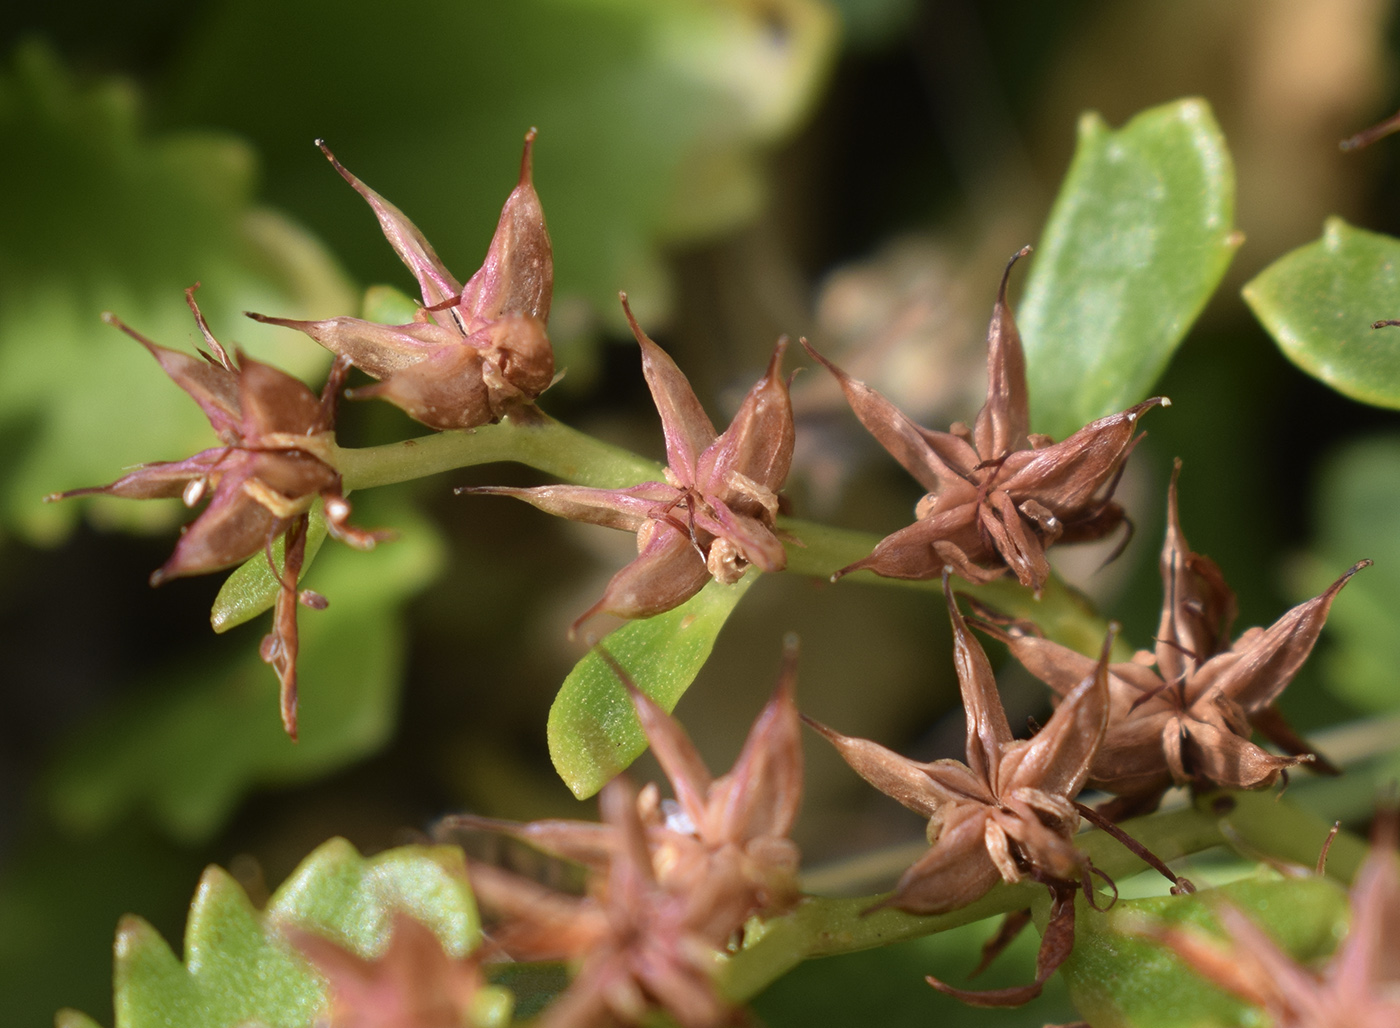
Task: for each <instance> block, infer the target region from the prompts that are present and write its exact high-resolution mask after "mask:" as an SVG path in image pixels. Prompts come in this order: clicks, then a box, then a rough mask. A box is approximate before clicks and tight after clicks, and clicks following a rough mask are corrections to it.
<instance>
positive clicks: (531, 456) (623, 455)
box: [334, 414, 661, 490]
mask: <svg viewBox="0 0 1400 1028" xmlns="http://www.w3.org/2000/svg"><path fill="white" fill-rule="evenodd" d="M334 459H335V465H336V467H337V468H338V469H339V471H340V474H341V477H342V478H343V479H344V481H345V488H346V489H347V490H350V489H371V488H373V487H375V486H380V485H394V484H395V483H398V482H408V481H411V480H413V479H415V478H425V477H427V476H428V475H436V474H440V473H441V472H444V471H452V470H454V469H456V468H465V467H470V466H472V465H474V464H491V463H494V462H496V461H517V462H519V463H521V464H528V465H529V466H530V467H532V468H538V469H539V470H541V471H544V472H546V473H548V474H551V475H555V476H557V477H558V478H562V479H564V480H565V481H568V482H575V483H578V484H580V485H591V486H596V487H597V488H600V489H619V488H622V487H623V486H629V485H636V484H637V483H638V482H655V481H659V480H660V479H661V466H660V465H658V464H656V463H654V462H652V461H649V460H647V459H646V458H644V457H638V456H637V455H636V454H635V453H632V452H630V451H628V450H624V449H622V447H620V446H613V445H611V444H610V443H605V442H602V441H601V440H598V439H594V438H593V437H592V436H590V435H585V434H584V433H583V432H580V431H578V430H577V429H573V428H570V427H569V426H568V425H565V424H563V423H562V422H559V421H555V420H554V419H553V418H551V417H549V416H547V415H544V414H540V415H539V416H538V417H537V418H533V419H531V420H529V421H502V422H501V423H500V424H497V425H483V426H482V427H481V428H473V429H466V430H461V431H452V432H438V433H435V434H434V435H428V436H421V437H419V438H417V439H406V440H404V441H403V442H401V443H388V444H386V445H384V446H370V447H366V448H363V449H337V450H336V451H335V455H334Z"/></svg>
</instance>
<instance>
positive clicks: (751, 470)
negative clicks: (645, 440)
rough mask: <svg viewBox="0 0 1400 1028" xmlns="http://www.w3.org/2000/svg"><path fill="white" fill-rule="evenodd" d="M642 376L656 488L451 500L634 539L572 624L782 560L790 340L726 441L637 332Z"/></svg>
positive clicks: (666, 606)
mask: <svg viewBox="0 0 1400 1028" xmlns="http://www.w3.org/2000/svg"><path fill="white" fill-rule="evenodd" d="M622 306H623V310H624V311H626V312H627V320H628V323H629V324H630V325H631V326H632V334H633V335H634V336H636V338H637V342H638V344H640V346H641V348H642V373H643V374H644V375H645V376H646V381H647V386H648V388H650V390H651V395H652V399H653V400H655V401H656V409H657V411H658V412H660V414H661V427H662V431H663V432H664V434H665V437H666V458H667V462H668V464H669V466H668V467H667V468H666V472H665V477H666V480H665V481H664V482H643V483H642V484H641V485H634V486H629V487H627V488H625V489H596V488H589V487H586V486H574V485H547V486H540V487H538V488H535V489H512V488H506V487H496V486H484V487H480V488H469V489H459V490H458V492H469V493H499V494H501V495H503V496H515V497H518V498H519V499H522V500H525V501H526V502H527V503H531V504H533V505H534V506H536V507H538V508H539V509H540V510H543V511H547V512H548V513H550V514H557V515H559V516H560V517H566V518H572V519H573V520H575V521H586V522H588V523H590V524H594V525H606V526H607V527H609V528H619V529H622V530H624V531H627V532H636V533H637V551H638V556H637V558H636V559H635V560H634V561H632V562H631V563H630V564H628V565H627V566H626V567H624V568H623V569H622V570H621V571H619V572H618V573H617V574H616V575H614V576H613V578H612V581H610V582H609V583H608V587H607V589H606V590H605V591H604V592H603V596H602V598H601V599H599V600H598V602H597V603H595V604H594V605H593V606H592V607H589V608H588V610H586V611H584V612H583V614H581V615H580V616H579V618H578V620H576V621H575V622H574V623H573V626H572V628H571V629H570V634H571V635H572V634H573V633H574V632H576V631H577V630H578V627H579V626H580V625H581V624H583V623H584V622H585V621H587V620H588V619H589V618H591V617H593V616H594V615H595V614H604V613H606V614H614V615H616V616H618V617H624V618H644V617H651V616H652V615H655V614H660V613H662V612H663V611H667V610H671V609H672V608H673V607H678V606H680V605H681V604H682V603H684V602H685V601H686V600H688V599H690V598H691V597H692V596H694V595H695V594H696V593H698V592H699V591H700V590H701V588H703V587H704V585H705V583H706V582H708V581H709V580H710V579H711V578H714V579H715V580H716V581H720V582H737V581H738V580H739V579H740V578H742V577H743V575H744V573H745V572H746V571H747V570H748V568H749V566H750V565H753V566H755V567H757V568H759V570H761V571H781V570H782V569H783V568H784V567H786V566H787V554H786V553H785V552H784V550H783V544H782V543H781V542H780V541H779V539H778V537H777V535H776V534H775V532H774V519H775V517H776V516H777V513H778V495H777V494H778V490H780V489H781V488H782V487H783V482H784V481H785V480H786V479H787V473H788V469H789V468H790V467H791V465H792V447H793V439H794V432H793V424H792V404H791V401H790V399H789V397H788V383H787V380H786V379H784V378H783V376H782V370H781V367H782V361H783V353H784V351H785V350H786V349H787V339H786V338H783V339H780V340H778V345H777V346H776V347H774V349H773V357H772V359H771V360H770V361H769V363H768V371H767V373H766V374H765V375H764V376H763V378H761V379H760V380H759V381H758V383H757V384H756V385H755V386H754V387H753V388H752V389H750V390H749V392H748V395H747V396H745V397H744V402H743V403H742V404H741V405H740V407H739V411H738V413H737V414H735V415H734V420H733V421H731V422H730V423H729V427H728V428H727V429H725V431H724V434H723V435H718V436H717V435H716V434H715V429H714V426H713V425H712V424H711V423H710V419H709V418H708V417H706V415H705V411H704V409H703V408H702V407H701V406H700V401H699V400H698V399H697V398H696V396H695V392H694V390H692V389H691V387H690V382H689V381H687V379H686V377H685V375H684V374H682V372H681V369H680V368H678V367H677V366H676V363H675V361H673V360H671V358H670V357H669V356H667V354H666V351H664V350H662V349H661V347H659V346H657V345H656V343H654V342H652V340H651V339H649V338H648V337H647V335H646V333H644V332H643V331H642V330H641V328H640V326H638V324H637V321H636V319H635V318H633V317H632V311H631V309H630V308H629V307H628V306H627V296H626V294H623V296H622Z"/></svg>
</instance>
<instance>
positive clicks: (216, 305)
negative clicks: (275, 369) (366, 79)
mask: <svg viewBox="0 0 1400 1028" xmlns="http://www.w3.org/2000/svg"><path fill="white" fill-rule="evenodd" d="M0 152H3V153H4V154H5V159H4V160H3V161H0V193H3V194H4V195H6V196H11V197H23V198H24V202H23V203H16V204H13V205H11V206H12V209H11V210H10V211H9V212H8V213H7V215H6V217H5V218H4V219H0V412H3V414H0V430H3V431H4V432H5V433H6V438H7V439H8V440H10V443H9V444H8V445H7V447H6V452H5V454H4V456H3V457H0V524H4V525H5V526H6V527H9V528H11V529H13V530H16V531H19V532H21V533H22V534H24V535H25V536H27V537H28V538H30V539H32V540H47V541H53V540H56V539H58V538H60V537H61V536H62V535H63V534H64V533H65V532H66V531H67V529H68V528H70V527H71V526H72V525H73V523H74V522H75V521H76V519H77V518H78V517H79V516H80V515H81V513H82V511H83V510H84V509H88V510H90V511H91V514H92V517H93V518H94V520H97V521H100V522H102V523H104V524H118V525H122V526H126V527H136V526H165V525H168V524H170V523H171V521H172V520H175V519H176V518H178V517H179V516H180V515H181V513H182V511H183V508H182V507H181V506H180V505H179V504H178V503H176V502H174V501H171V502H168V503H131V502H129V501H124V500H120V499H115V498H110V497H97V498H95V499H91V500H87V501H84V502H83V503H78V502H76V501H75V502H69V503H61V504H48V505H45V504H44V503H43V502H42V501H43V497H44V496H45V495H47V494H49V493H53V492H57V491H61V490H66V489H73V488H77V487H80V486H89V485H100V484H103V483H106V482H110V481H112V480H114V479H116V478H118V477H119V476H120V475H121V474H122V472H123V470H124V469H126V468H129V467H131V466H132V465H135V464H139V463H142V462H148V461H157V460H174V459H181V458H184V457H188V456H190V455H191V454H193V453H195V452H197V451H199V450H201V449H205V448H206V447H208V446H210V445H213V443H214V435H213V433H212V432H211V431H210V428H209V425H208V422H207V421H206V420H205V418H204V415H203V414H202V413H201V412H200V410H199V408H198V407H197V406H195V404H194V403H193V402H191V400H190V398H189V397H188V396H187V395H185V393H184V392H183V391H182V390H180V389H179V388H178V387H177V386H176V385H175V384H174V383H173V382H171V381H170V380H169V379H168V378H167V377H166V376H165V374H164V373H163V372H162V371H161V370H160V368H159V367H158V366H157V365H156V363H155V362H154V361H153V360H151V357H150V355H149V354H148V353H145V352H144V351H143V350H142V348H141V347H140V346H139V345H137V344H136V343H135V342H133V341H132V340H130V339H128V338H126V337H125V336H123V335H122V334H121V333H120V332H118V331H116V330H115V329H113V328H111V327H109V326H107V325H104V324H103V323H102V320H101V315H102V312H103V311H104V310H111V311H114V312H115V313H117V314H118V315H119V316H120V317H121V318H122V320H123V321H126V322H127V323H128V324H130V325H131V326H132V327H133V328H135V329H137V330H138V331H140V332H142V333H143V334H145V335H146V336H148V337H150V338H152V339H154V340H156V341H157V342H159V343H161V344H163V345H165V346H171V347H176V348H185V349H191V348H192V346H191V345H190V341H191V340H197V339H198V333H197V331H196V330H195V325H194V320H193V319H192V318H191V317H190V312H189V310H188V309H187V308H186V306H185V303H184V296H183V290H184V289H185V288H186V287H187V286H189V285H191V284H193V283H194V282H196V281H201V280H202V281H203V282H205V283H207V285H206V287H205V288H204V289H202V290H201V291H200V294H199V296H200V303H201V305H202V306H203V308H204V311H205V314H206V315H207V317H208V318H209V321H210V323H211V325H212V326H213V329H214V332H215V333H216V335H218V336H219V337H220V338H221V339H222V340H225V341H227V342H229V343H231V344H232V343H237V344H238V345H239V346H241V347H242V348H243V349H245V350H247V351H248V352H250V353H252V354H253V355H254V356H256V357H258V358H260V359H264V360H268V361H270V362H272V363H274V364H277V365H279V366H281V367H283V368H286V369H287V370H288V371H290V372H292V373H293V374H297V375H302V376H305V377H311V378H314V376H316V375H318V374H320V372H321V370H322V369H323V368H324V367H325V365H326V356H325V354H324V353H323V352H318V348H317V347H314V346H308V345H306V342H305V340H300V341H298V340H295V339H293V338H292V337H291V335H290V334H289V333H280V334H277V333H274V332H272V331H269V330H268V328H267V327H266V326H261V325H255V324H253V323H251V322H248V321H246V320H245V319H244V318H242V317H241V316H240V314H239V312H241V311H242V310H244V309H245V308H249V307H251V308H255V309H256V308H268V307H272V308H276V309H279V310H283V309H286V310H299V311H302V312H304V316H315V317H324V316H330V315H333V314H342V313H344V312H345V311H346V310H348V309H350V307H351V306H353V303H354V299H353V294H352V293H351V292H350V291H349V289H348V288H347V286H346V283H345V281H344V279H343V277H342V276H341V274H340V272H339V271H338V270H337V269H336V267H335V265H334V264H333V262H332V261H331V260H330V258H329V257H328V256H327V255H326V253H325V252H324V251H323V250H322V248H321V247H320V245H319V244H318V243H317V242H316V241H315V240H313V239H312V238H311V237H309V236H308V235H307V234H306V233H305V231H304V230H302V229H300V228H299V227H297V226H296V225H293V224H292V223H291V222H289V221H288V220H287V219H285V218H284V217H282V216H281V215H279V214H276V213H274V212H272V211H269V210H267V209H264V208H259V207H256V206H254V205H253V202H252V200H253V194H254V182H255V178H256V161H255V159H254V156H253V153H252V151H250V150H249V148H248V147H247V146H246V145H245V144H243V143H242V142H240V141H238V140H236V139H233V138H231V137H228V136H221V135H214V134H211V133H194V132H183V133H179V134H174V135H165V136H151V135H148V134H147V133H146V132H145V131H144V130H143V129H142V127H141V124H140V104H139V100H138V96H137V94H136V93H135V91H134V90H133V89H132V88H131V87H130V86H129V85H127V84H125V83H123V82H120V81H113V80H106V81H102V82H98V83H94V84H84V83H81V82H79V81H78V80H77V79H76V78H75V77H74V76H73V75H71V74H70V73H69V72H68V71H67V70H65V69H64V68H63V67H62V66H61V65H60V64H59V62H58V60H57V58H55V57H54V56H53V55H52V54H51V53H50V52H49V51H48V50H47V49H45V48H44V47H42V46H39V45H30V46H27V47H21V48H20V49H19V50H18V51H16V52H15V54H14V55H13V57H12V58H11V61H10V63H9V65H8V67H0ZM230 348H232V347H230ZM118 426H119V427H120V429H121V430H120V431H115V430H114V429H116V428H117V427H118Z"/></svg>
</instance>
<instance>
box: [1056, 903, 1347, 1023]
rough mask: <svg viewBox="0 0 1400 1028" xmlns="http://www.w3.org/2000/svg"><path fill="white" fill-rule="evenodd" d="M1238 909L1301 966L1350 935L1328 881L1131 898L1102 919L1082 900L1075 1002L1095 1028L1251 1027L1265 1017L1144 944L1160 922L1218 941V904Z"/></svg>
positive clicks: (1069, 969)
mask: <svg viewBox="0 0 1400 1028" xmlns="http://www.w3.org/2000/svg"><path fill="white" fill-rule="evenodd" d="M1222 899H1223V900H1225V901H1227V902H1229V903H1233V904H1234V905H1235V906H1236V907H1238V908H1240V909H1241V910H1242V911H1244V913H1245V914H1247V915H1248V916H1249V917H1250V918H1251V919H1252V920H1253V921H1254V922H1255V923H1257V924H1258V925H1259V926H1260V927H1261V928H1263V929H1264V930H1265V931H1266V932H1268V934H1269V935H1270V936H1272V937H1273V938H1274V940H1275V941H1276V942H1277V943H1278V944H1279V946H1280V947H1282V948H1283V949H1284V950H1285V951H1286V952H1288V953H1289V954H1291V955H1292V956H1293V957H1294V958H1295V959H1297V960H1299V961H1302V962H1305V963H1306V962H1307V961H1310V960H1313V959H1316V958H1318V957H1322V956H1325V955H1326V954H1328V953H1331V952H1332V950H1334V949H1335V948H1336V946H1337V943H1338V942H1339V941H1340V940H1341V938H1342V936H1343V935H1345V934H1346V926H1347V898H1346V893H1345V892H1344V891H1343V890H1342V888H1341V887H1340V886H1338V885H1337V884H1336V883H1335V882H1332V881H1331V880H1329V879H1326V878H1303V879H1290V880H1284V881H1280V880H1278V879H1276V878H1247V879H1242V880H1240V881H1237V882H1232V883H1230V884H1228V885H1224V886H1221V887H1220V888H1218V889H1203V890H1201V891H1200V892H1197V893H1194V894H1192V895H1187V896H1161V897H1154V898H1151V899H1141V900H1123V901H1121V902H1119V903H1117V904H1115V905H1114V907H1113V908H1112V909H1111V910H1109V911H1107V912H1105V913H1100V912H1098V911H1095V910H1091V909H1089V908H1088V907H1087V906H1085V905H1084V904H1083V902H1082V901H1081V903H1080V909H1079V911H1078V914H1077V917H1076V923H1075V935H1074V952H1073V953H1072V954H1071V955H1070V958H1069V960H1067V961H1066V962H1065V963H1064V964H1063V965H1062V966H1061V969H1060V970H1061V973H1062V974H1063V975H1064V977H1065V980H1066V982H1067V983H1068V985H1069V991H1070V996H1071V998H1072V999H1073V1000H1074V1005H1075V1007H1076V1008H1077V1009H1078V1010H1079V1012H1080V1014H1081V1016H1083V1017H1084V1018H1085V1019H1086V1020H1088V1021H1089V1022H1090V1023H1092V1024H1093V1025H1094V1026H1095V1028H1252V1026H1254V1025H1257V1024H1259V1023H1260V1020H1259V1012H1258V1011H1257V1010H1255V1009H1253V1008H1252V1007H1249V1006H1246V1005H1245V1004H1243V1003H1242V1002H1240V1001H1239V1000H1237V999H1235V998H1234V997H1232V996H1229V995H1227V994H1226V993H1224V992H1222V991H1220V990H1219V989H1217V988H1216V987H1215V986H1213V985H1209V984H1207V983H1206V982H1205V981H1203V980H1202V979H1201V978H1199V977H1198V976H1197V975H1196V974H1195V972H1193V971H1191V970H1190V969H1189V968H1188V967H1187V966H1186V965H1185V964H1184V963H1182V961H1180V960H1179V959H1178V958H1177V957H1176V955H1175V954H1174V953H1172V952H1171V951H1170V950H1168V949H1166V948H1165V947H1163V946H1162V945H1160V944H1159V943H1157V942H1155V941H1152V940H1150V939H1147V938H1144V937H1143V935H1142V932H1143V930H1144V929H1145V928H1146V927H1148V926H1150V925H1152V924H1154V923H1157V924H1167V925H1182V924H1189V925H1195V926H1198V927H1200V928H1203V929H1206V930H1209V931H1212V932H1214V933H1216V934H1220V929H1219V927H1218V925H1217V923H1216V919H1215V915H1214V914H1213V913H1212V904H1213V903H1216V902H1219V901H1220V900H1222Z"/></svg>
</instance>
